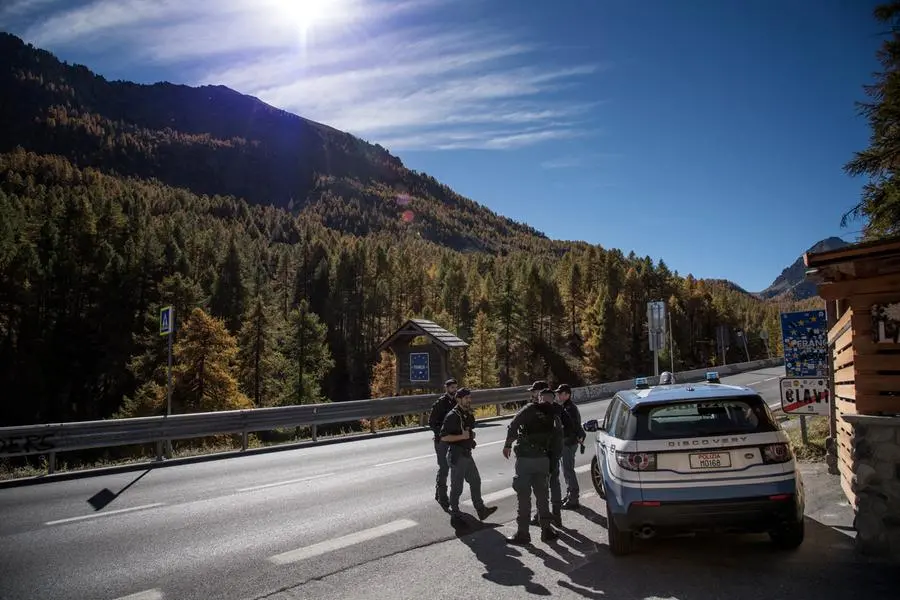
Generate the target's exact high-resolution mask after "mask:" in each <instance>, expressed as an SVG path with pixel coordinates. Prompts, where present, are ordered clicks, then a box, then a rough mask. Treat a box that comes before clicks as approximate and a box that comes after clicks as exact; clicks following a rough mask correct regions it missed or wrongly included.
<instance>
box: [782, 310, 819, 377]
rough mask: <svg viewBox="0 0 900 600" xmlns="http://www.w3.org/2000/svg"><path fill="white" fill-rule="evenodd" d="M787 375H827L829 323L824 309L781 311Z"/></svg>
mask: <svg viewBox="0 0 900 600" xmlns="http://www.w3.org/2000/svg"><path fill="white" fill-rule="evenodd" d="M781 335H782V339H783V341H784V372H785V375H786V376H787V377H825V376H827V375H828V323H827V322H826V319H825V311H824V310H805V311H799V312H791V313H782V314H781Z"/></svg>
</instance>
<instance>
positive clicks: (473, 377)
mask: <svg viewBox="0 0 900 600" xmlns="http://www.w3.org/2000/svg"><path fill="white" fill-rule="evenodd" d="M466 385H467V386H469V387H473V388H478V389H489V388H495V387H497V386H498V385H499V378H498V377H497V336H496V334H495V333H494V331H493V328H492V327H491V323H490V320H489V319H488V316H487V315H486V314H484V313H483V312H479V313H478V314H477V315H476V316H475V328H474V331H473V332H472V341H471V343H470V345H469V349H468V367H467V368H466Z"/></svg>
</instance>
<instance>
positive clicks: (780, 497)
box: [769, 494, 794, 502]
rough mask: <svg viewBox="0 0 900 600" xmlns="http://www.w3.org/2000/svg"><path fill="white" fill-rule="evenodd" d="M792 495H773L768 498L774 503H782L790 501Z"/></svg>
mask: <svg viewBox="0 0 900 600" xmlns="http://www.w3.org/2000/svg"><path fill="white" fill-rule="evenodd" d="M793 497H794V495H793V494H775V495H774V496H769V500H773V501H775V502H782V501H784V500H790V499H791V498H793Z"/></svg>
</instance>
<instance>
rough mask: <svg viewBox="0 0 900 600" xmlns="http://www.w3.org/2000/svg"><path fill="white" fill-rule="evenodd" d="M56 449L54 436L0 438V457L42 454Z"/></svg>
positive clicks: (34, 435) (31, 435) (37, 435)
mask: <svg viewBox="0 0 900 600" xmlns="http://www.w3.org/2000/svg"><path fill="white" fill-rule="evenodd" d="M54 448H56V444H54V443H53V434H52V433H45V434H28V435H18V436H10V437H5V438H0V456H4V455H18V454H40V453H42V452H50V451H52V450H53V449H54Z"/></svg>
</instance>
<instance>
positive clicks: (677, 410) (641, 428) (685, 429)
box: [635, 396, 778, 440]
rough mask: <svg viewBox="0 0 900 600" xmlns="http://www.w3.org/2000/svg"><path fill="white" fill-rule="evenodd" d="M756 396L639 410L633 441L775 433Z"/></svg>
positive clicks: (652, 406)
mask: <svg viewBox="0 0 900 600" xmlns="http://www.w3.org/2000/svg"><path fill="white" fill-rule="evenodd" d="M777 430H778V426H777V425H776V424H775V422H774V421H773V419H772V417H771V413H770V412H769V411H768V407H767V406H766V403H765V402H763V400H762V398H760V397H759V396H741V397H740V398H708V399H706V398H705V399H703V400H694V401H685V402H671V403H666V404H655V405H650V406H642V407H639V409H638V412H637V431H636V436H635V439H639V440H659V439H670V438H690V437H703V436H708V435H732V434H739V433H763V432H766V431H777Z"/></svg>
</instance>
